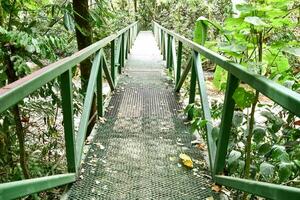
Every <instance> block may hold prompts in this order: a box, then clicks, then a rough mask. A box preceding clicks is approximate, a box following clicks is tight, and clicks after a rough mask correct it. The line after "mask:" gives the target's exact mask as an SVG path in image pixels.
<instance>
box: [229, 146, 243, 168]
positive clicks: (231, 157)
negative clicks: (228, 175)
mask: <svg viewBox="0 0 300 200" xmlns="http://www.w3.org/2000/svg"><path fill="white" fill-rule="evenodd" d="M241 156H242V153H241V152H239V151H236V150H232V151H231V152H230V154H229V156H228V160H227V162H228V165H231V164H232V163H234V162H235V161H237V160H238V159H239V158H240V157H241Z"/></svg>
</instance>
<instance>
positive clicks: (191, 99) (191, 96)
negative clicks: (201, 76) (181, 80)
mask: <svg viewBox="0 0 300 200" xmlns="http://www.w3.org/2000/svg"><path fill="white" fill-rule="evenodd" d="M191 59H192V62H191V68H192V69H191V81H190V93H189V104H191V103H194V102H195V95H196V82H197V80H196V71H195V64H194V58H193V57H192V58H191ZM191 117H192V116H188V118H189V119H191Z"/></svg>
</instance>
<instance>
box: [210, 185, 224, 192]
mask: <svg viewBox="0 0 300 200" xmlns="http://www.w3.org/2000/svg"><path fill="white" fill-rule="evenodd" d="M211 189H212V191H214V192H221V190H222V186H220V185H216V184H213V185H212V186H211Z"/></svg>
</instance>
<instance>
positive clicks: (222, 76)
mask: <svg viewBox="0 0 300 200" xmlns="http://www.w3.org/2000/svg"><path fill="white" fill-rule="evenodd" d="M226 81H227V71H226V70H225V69H223V68H222V67H220V66H217V67H216V70H215V73H214V79H213V85H214V86H215V87H216V88H217V89H218V90H223V89H225V85H226Z"/></svg>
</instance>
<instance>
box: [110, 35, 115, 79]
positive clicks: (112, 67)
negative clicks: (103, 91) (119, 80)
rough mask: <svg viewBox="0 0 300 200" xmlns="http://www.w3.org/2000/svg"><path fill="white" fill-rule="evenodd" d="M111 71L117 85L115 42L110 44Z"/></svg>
mask: <svg viewBox="0 0 300 200" xmlns="http://www.w3.org/2000/svg"><path fill="white" fill-rule="evenodd" d="M110 53H111V54H110V70H111V78H112V80H113V82H114V84H116V69H115V67H116V64H115V40H112V41H111V42H110Z"/></svg>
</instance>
